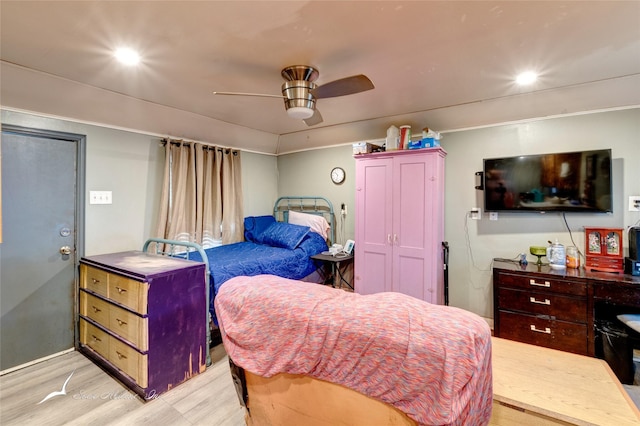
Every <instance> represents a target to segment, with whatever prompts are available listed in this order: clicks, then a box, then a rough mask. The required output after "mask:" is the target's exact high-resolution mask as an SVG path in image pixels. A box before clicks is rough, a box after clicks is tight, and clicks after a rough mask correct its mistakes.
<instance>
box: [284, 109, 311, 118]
mask: <svg viewBox="0 0 640 426" xmlns="http://www.w3.org/2000/svg"><path fill="white" fill-rule="evenodd" d="M287 114H289V117H291V118H295V119H299V120H305V119H307V118H311V117H312V116H313V109H311V108H307V107H290V108H289V109H287Z"/></svg>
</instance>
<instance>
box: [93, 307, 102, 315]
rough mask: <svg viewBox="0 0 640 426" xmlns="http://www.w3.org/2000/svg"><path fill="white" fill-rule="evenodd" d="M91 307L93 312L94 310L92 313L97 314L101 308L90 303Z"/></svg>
mask: <svg viewBox="0 0 640 426" xmlns="http://www.w3.org/2000/svg"><path fill="white" fill-rule="evenodd" d="M91 308H92V309H93V312H94V313H96V314H97V313H98V312H100V311H102V309H100V308H98V307H97V306H93V305H91Z"/></svg>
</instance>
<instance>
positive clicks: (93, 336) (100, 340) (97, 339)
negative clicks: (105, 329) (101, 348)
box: [91, 334, 102, 342]
mask: <svg viewBox="0 0 640 426" xmlns="http://www.w3.org/2000/svg"><path fill="white" fill-rule="evenodd" d="M91 338H93V340H94V342H102V339H101V338H99V337H98V336H96V335H95V334H92V335H91Z"/></svg>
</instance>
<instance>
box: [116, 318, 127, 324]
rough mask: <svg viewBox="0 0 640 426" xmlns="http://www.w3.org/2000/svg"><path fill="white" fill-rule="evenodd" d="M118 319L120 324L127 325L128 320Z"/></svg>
mask: <svg viewBox="0 0 640 426" xmlns="http://www.w3.org/2000/svg"><path fill="white" fill-rule="evenodd" d="M116 321H118V324H119V325H126V324H127V322H126V321H122V320H121V319H120V318H116Z"/></svg>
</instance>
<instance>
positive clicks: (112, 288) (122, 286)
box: [109, 274, 147, 315]
mask: <svg viewBox="0 0 640 426" xmlns="http://www.w3.org/2000/svg"><path fill="white" fill-rule="evenodd" d="M109 298H110V299H112V300H114V301H116V302H118V303H120V304H122V305H124V306H126V307H128V308H131V309H132V310H134V311H136V312H139V313H140V314H142V315H145V314H146V313H147V284H146V283H142V282H140V281H134V280H132V279H129V278H126V277H123V276H121V275H116V274H109Z"/></svg>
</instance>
